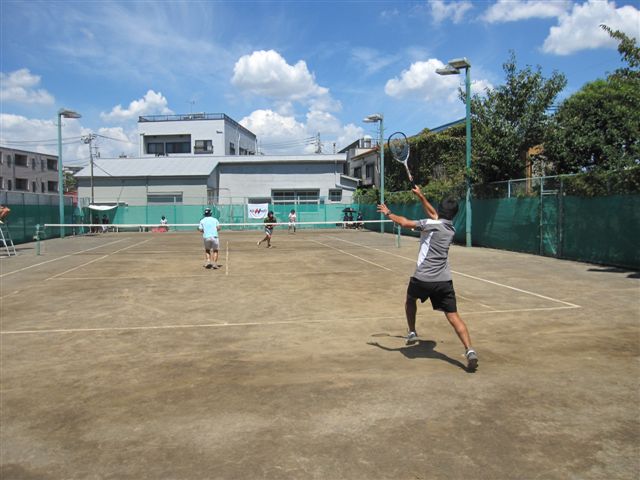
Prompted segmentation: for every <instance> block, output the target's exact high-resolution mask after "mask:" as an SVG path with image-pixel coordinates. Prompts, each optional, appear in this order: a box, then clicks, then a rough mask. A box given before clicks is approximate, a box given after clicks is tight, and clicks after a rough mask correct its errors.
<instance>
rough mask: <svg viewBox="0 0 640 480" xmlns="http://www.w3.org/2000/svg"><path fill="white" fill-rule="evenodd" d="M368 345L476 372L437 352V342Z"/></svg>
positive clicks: (368, 343)
mask: <svg viewBox="0 0 640 480" xmlns="http://www.w3.org/2000/svg"><path fill="white" fill-rule="evenodd" d="M394 338H403V337H399V336H397V335H396V336H394ZM367 345H371V346H373V347H378V348H380V349H381V350H385V351H387V352H400V353H401V354H402V355H404V356H405V357H407V358H409V359H411V360H414V359H416V358H432V359H435V360H442V361H443V362H447V363H448V364H450V365H454V366H456V367H458V368H461V369H462V370H464V371H465V372H468V373H474V370H469V369H468V368H467V367H466V366H465V365H464V364H463V363H462V362H459V361H458V360H454V359H453V358H451V357H449V356H447V355H445V354H444V353H441V352H438V351H436V350H435V348H436V345H437V342H435V341H434V340H417V341H416V342H415V343H413V344H411V345H405V346H402V347H398V348H393V347H385V346H384V345H380V344H379V343H378V342H367Z"/></svg>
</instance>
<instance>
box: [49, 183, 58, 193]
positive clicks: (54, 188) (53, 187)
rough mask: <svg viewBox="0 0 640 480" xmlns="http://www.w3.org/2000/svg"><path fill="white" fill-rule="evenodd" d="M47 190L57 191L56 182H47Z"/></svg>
mask: <svg viewBox="0 0 640 480" xmlns="http://www.w3.org/2000/svg"><path fill="white" fill-rule="evenodd" d="M47 191H49V192H57V191H58V182H47Z"/></svg>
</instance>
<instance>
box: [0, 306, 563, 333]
mask: <svg viewBox="0 0 640 480" xmlns="http://www.w3.org/2000/svg"><path fill="white" fill-rule="evenodd" d="M572 308H574V307H540V308H522V309H513V310H493V311H484V310H482V311H475V312H474V311H470V312H464V316H465V317H467V316H469V315H485V314H488V313H513V312H538V311H550V310H567V309H572ZM391 316H395V314H391ZM388 318H389V315H387V316H384V317H370V316H368V317H351V318H350V320H352V321H359V320H387V319H388ZM343 321H344V319H343V318H336V317H335V316H334V317H331V318H325V319H316V320H305V319H299V320H287V321H280V322H238V323H229V322H223V323H203V324H185V325H150V326H144V327H143V326H132V327H96V328H56V329H40V330H5V331H3V332H0V335H24V334H49V333H83V332H115V331H126V330H134V331H145V330H177V329H181V328H182V329H194V328H223V327H249V326H255V327H259V326H271V325H299V324H310V323H331V322H343Z"/></svg>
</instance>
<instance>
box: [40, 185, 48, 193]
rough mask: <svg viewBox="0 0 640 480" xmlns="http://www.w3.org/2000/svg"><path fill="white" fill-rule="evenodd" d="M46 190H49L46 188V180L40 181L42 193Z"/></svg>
mask: <svg viewBox="0 0 640 480" xmlns="http://www.w3.org/2000/svg"><path fill="white" fill-rule="evenodd" d="M46 191H47V190H46V187H45V186H44V182H40V192H41V193H44V192H46Z"/></svg>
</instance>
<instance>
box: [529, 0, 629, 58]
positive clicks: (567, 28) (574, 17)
mask: <svg viewBox="0 0 640 480" xmlns="http://www.w3.org/2000/svg"><path fill="white" fill-rule="evenodd" d="M600 24H606V25H608V26H609V27H611V28H612V29H613V30H621V31H623V32H625V33H627V34H629V35H631V36H635V37H636V38H637V37H638V33H639V30H640V10H638V9H637V8H635V7H633V6H631V5H627V6H624V7H620V8H616V5H615V3H614V2H607V1H604V2H603V1H601V0H589V2H587V3H584V4H582V5H577V4H576V5H574V7H573V10H572V11H571V12H570V13H566V14H564V15H562V16H561V17H560V19H559V22H558V25H557V26H554V27H551V30H550V31H549V36H548V37H547V38H546V39H545V41H544V45H543V47H542V50H543V51H544V52H545V53H555V54H557V55H569V54H571V53H574V52H577V51H579V50H586V49H594V48H602V47H609V48H615V47H616V46H617V44H618V42H617V41H616V40H614V39H612V38H611V37H610V36H609V34H608V33H607V32H605V31H604V30H602V28H600Z"/></svg>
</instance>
